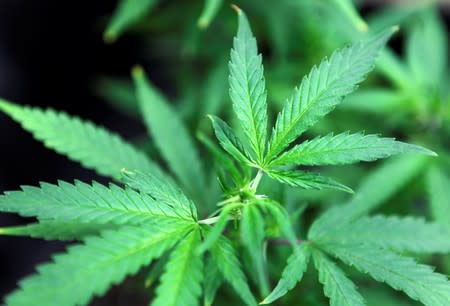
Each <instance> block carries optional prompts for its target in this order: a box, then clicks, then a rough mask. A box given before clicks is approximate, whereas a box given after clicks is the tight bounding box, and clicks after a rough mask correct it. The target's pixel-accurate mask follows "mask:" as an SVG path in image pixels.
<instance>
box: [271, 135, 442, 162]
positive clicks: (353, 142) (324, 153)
mask: <svg viewBox="0 0 450 306" xmlns="http://www.w3.org/2000/svg"><path fill="white" fill-rule="evenodd" d="M410 152H411V153H421V154H426V155H431V156H436V153H434V152H432V151H430V150H428V149H425V148H423V147H420V146H416V145H411V144H408V143H404V142H400V141H396V140H395V139H394V138H385V137H378V136H377V135H364V134H363V133H356V134H349V133H348V132H347V133H342V134H338V135H335V136H334V135H333V134H329V135H327V136H322V137H316V138H314V139H313V140H307V141H305V142H303V143H301V144H299V145H296V146H295V147H293V148H292V149H291V150H289V151H287V152H285V153H283V154H282V155H280V156H279V157H278V158H276V159H275V160H274V161H273V162H272V163H271V164H270V166H282V165H307V166H322V165H344V164H353V163H357V162H359V161H374V160H377V159H380V158H386V157H389V156H391V155H395V154H401V153H410Z"/></svg>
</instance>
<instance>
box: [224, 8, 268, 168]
mask: <svg viewBox="0 0 450 306" xmlns="http://www.w3.org/2000/svg"><path fill="white" fill-rule="evenodd" d="M236 10H237V12H238V18H239V27H238V31H237V35H236V37H235V38H234V40H233V49H232V50H231V54H230V58H231V60H230V64H229V67H230V78H229V81H230V97H231V100H232V101H233V108H234V111H235V113H236V115H237V117H238V118H239V122H240V124H241V127H242V129H243V130H244V133H245V134H246V135H247V138H248V141H249V142H250V144H251V147H252V149H253V153H255V155H256V160H257V161H258V162H260V163H261V162H262V159H263V157H264V152H265V146H266V135H267V103H266V96H267V94H266V90H265V81H264V75H263V66H262V57H261V55H260V54H258V49H257V46H256V39H255V38H254V37H253V34H252V31H251V29H250V25H249V24H248V20H247V17H246V16H245V14H244V12H242V10H240V9H239V8H236Z"/></svg>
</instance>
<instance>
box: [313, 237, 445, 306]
mask: <svg viewBox="0 0 450 306" xmlns="http://www.w3.org/2000/svg"><path fill="white" fill-rule="evenodd" d="M322 247H323V248H324V249H325V250H326V251H327V252H328V253H330V254H333V255H334V256H336V257H338V258H339V259H340V260H342V261H343V262H345V263H346V264H348V265H351V266H354V267H355V268H356V269H357V270H359V271H361V272H363V273H367V274H369V275H370V276H372V277H373V278H374V279H375V280H377V281H379V282H385V283H386V284H388V285H389V286H391V287H392V288H394V289H396V290H401V291H403V292H405V293H406V294H407V295H408V296H409V297H410V298H412V299H413V300H417V301H420V302H422V303H423V304H424V305H426V306H446V305H450V282H449V281H448V279H447V277H446V276H444V275H442V274H439V273H435V272H433V268H432V267H430V266H426V265H422V264H418V263H416V262H415V261H414V260H413V259H412V258H408V257H402V256H400V255H397V254H395V253H392V252H390V251H388V250H382V249H378V248H374V247H372V246H367V245H364V244H349V245H331V244H330V245H327V246H322Z"/></svg>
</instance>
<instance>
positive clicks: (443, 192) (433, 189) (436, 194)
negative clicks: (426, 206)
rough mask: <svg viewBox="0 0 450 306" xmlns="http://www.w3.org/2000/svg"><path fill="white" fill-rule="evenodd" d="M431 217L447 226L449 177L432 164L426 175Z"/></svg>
mask: <svg viewBox="0 0 450 306" xmlns="http://www.w3.org/2000/svg"><path fill="white" fill-rule="evenodd" d="M426 179H427V181H426V182H427V187H428V193H429V198H430V205H431V213H432V216H433V219H434V220H436V221H437V222H439V223H440V224H443V225H445V226H448V221H449V217H450V189H449V186H450V178H449V177H448V176H447V175H446V174H445V173H444V171H442V169H439V168H438V167H437V166H435V165H433V166H431V167H430V168H429V169H428V173H427V176H426Z"/></svg>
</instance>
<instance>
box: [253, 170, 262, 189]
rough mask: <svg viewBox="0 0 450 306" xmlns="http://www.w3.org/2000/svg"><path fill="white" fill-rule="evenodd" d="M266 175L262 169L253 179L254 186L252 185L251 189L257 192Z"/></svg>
mask: <svg viewBox="0 0 450 306" xmlns="http://www.w3.org/2000/svg"><path fill="white" fill-rule="evenodd" d="M263 175H264V171H263V170H262V169H259V170H258V173H256V176H255V178H254V179H253V182H252V184H251V185H250V188H251V189H252V190H253V191H255V192H256V188H258V185H259V183H260V182H261V179H262V176H263Z"/></svg>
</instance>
